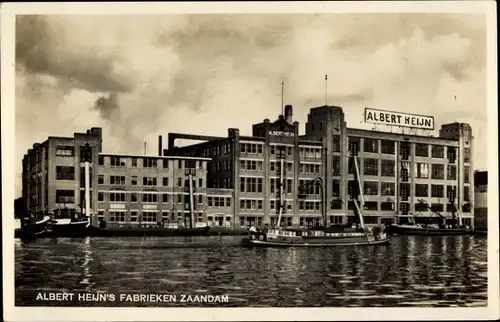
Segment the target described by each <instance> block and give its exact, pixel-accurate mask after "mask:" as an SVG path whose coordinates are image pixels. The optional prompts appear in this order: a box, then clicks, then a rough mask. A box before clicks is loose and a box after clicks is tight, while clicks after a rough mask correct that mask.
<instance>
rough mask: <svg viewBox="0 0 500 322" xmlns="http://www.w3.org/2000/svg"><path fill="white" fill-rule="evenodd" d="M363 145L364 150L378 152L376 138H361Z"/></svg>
mask: <svg viewBox="0 0 500 322" xmlns="http://www.w3.org/2000/svg"><path fill="white" fill-rule="evenodd" d="M363 147H364V152H369V153H378V140H376V139H367V138H365V139H364V140H363Z"/></svg>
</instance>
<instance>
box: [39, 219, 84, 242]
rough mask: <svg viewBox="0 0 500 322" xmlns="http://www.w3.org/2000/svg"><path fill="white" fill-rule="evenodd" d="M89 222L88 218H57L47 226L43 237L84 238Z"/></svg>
mask: <svg viewBox="0 0 500 322" xmlns="http://www.w3.org/2000/svg"><path fill="white" fill-rule="evenodd" d="M89 227H90V221H89V219H88V218H81V219H73V218H58V219H53V220H51V221H50V222H49V223H48V225H47V231H46V232H45V234H44V235H43V236H44V237H54V238H57V237H86V236H88V234H89Z"/></svg>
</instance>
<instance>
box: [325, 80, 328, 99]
mask: <svg viewBox="0 0 500 322" xmlns="http://www.w3.org/2000/svg"><path fill="white" fill-rule="evenodd" d="M325 105H326V106H328V75H325Z"/></svg>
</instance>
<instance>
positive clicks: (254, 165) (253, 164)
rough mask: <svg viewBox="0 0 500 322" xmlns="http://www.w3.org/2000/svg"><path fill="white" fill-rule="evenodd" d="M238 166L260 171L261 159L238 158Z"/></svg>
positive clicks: (243, 168)
mask: <svg viewBox="0 0 500 322" xmlns="http://www.w3.org/2000/svg"><path fill="white" fill-rule="evenodd" d="M240 168H241V169H242V170H248V171H262V161H255V160H240Z"/></svg>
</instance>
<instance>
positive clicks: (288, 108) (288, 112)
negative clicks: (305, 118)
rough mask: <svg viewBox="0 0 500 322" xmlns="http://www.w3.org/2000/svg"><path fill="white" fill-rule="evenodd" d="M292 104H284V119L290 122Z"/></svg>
mask: <svg viewBox="0 0 500 322" xmlns="http://www.w3.org/2000/svg"><path fill="white" fill-rule="evenodd" d="M292 114H293V113H292V105H286V106H285V120H286V121H287V122H288V123H290V124H292V122H293V121H292Z"/></svg>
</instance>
